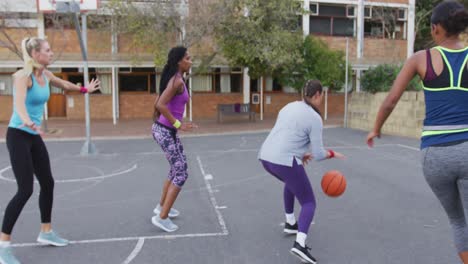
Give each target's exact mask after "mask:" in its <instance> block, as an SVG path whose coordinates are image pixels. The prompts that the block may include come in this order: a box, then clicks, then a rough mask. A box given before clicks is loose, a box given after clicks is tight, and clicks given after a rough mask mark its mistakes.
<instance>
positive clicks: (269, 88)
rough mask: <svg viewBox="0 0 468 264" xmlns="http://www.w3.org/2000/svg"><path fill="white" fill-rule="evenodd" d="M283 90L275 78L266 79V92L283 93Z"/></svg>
mask: <svg viewBox="0 0 468 264" xmlns="http://www.w3.org/2000/svg"><path fill="white" fill-rule="evenodd" d="M282 90H283V86H281V84H280V83H279V82H278V80H277V79H275V78H273V77H270V76H268V77H266V78H265V91H266V92H281V91H282Z"/></svg>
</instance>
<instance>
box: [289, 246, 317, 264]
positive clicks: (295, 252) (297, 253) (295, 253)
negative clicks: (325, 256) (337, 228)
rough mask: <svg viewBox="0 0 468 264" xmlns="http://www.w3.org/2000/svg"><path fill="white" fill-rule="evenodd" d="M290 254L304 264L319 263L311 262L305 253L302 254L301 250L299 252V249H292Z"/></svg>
mask: <svg viewBox="0 0 468 264" xmlns="http://www.w3.org/2000/svg"><path fill="white" fill-rule="evenodd" d="M290 252H291V254H292V255H293V256H296V257H298V258H299V259H300V260H301V261H302V263H312V264H317V261H313V260H311V259H310V258H308V257H307V256H306V255H305V254H304V253H302V252H301V251H300V250H298V249H295V248H292V249H291V250H290Z"/></svg>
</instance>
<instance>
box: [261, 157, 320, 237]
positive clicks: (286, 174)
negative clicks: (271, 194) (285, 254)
mask: <svg viewBox="0 0 468 264" xmlns="http://www.w3.org/2000/svg"><path fill="white" fill-rule="evenodd" d="M260 161H261V162H262V165H263V167H264V168H265V170H266V171H268V172H269V173H270V174H271V175H273V176H275V177H276V178H278V180H280V181H282V182H284V192H283V197H284V209H285V212H286V213H287V214H292V213H294V197H296V198H297V200H298V201H299V203H300V204H301V207H302V208H301V213H300V214H299V220H298V223H297V224H298V231H299V232H302V233H305V234H307V232H308V231H309V227H310V224H311V223H312V219H313V218H314V214H315V207H316V203H315V197H314V192H313V191H312V186H311V185H310V181H309V178H308V177H307V174H306V172H305V170H304V167H303V166H302V165H299V164H297V162H296V159H294V161H293V166H292V167H288V166H283V165H278V164H274V163H271V162H268V161H264V160H260Z"/></svg>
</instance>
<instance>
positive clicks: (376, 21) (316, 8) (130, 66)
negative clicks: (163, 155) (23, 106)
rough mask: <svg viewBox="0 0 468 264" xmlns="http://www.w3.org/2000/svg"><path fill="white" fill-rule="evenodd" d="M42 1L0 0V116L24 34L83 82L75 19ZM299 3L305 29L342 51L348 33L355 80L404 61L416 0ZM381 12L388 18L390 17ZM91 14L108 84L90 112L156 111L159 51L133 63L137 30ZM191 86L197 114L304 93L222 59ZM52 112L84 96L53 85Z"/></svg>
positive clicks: (93, 71)
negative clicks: (115, 27) (46, 8)
mask: <svg viewBox="0 0 468 264" xmlns="http://www.w3.org/2000/svg"><path fill="white" fill-rule="evenodd" d="M39 1H40V0H37V1H30V0H4V1H2V3H0V14H1V24H0V31H1V32H0V33H2V34H0V107H1V109H2V111H0V121H6V120H8V119H9V118H10V115H11V109H12V96H11V95H12V78H11V74H12V73H13V72H15V71H16V70H17V68H19V67H21V66H22V62H21V60H20V57H19V56H18V55H17V54H15V53H14V52H12V47H13V46H14V45H13V46H12V44H16V46H17V47H18V46H19V43H20V41H21V39H22V38H24V37H25V36H33V35H38V36H45V37H47V39H48V41H49V43H50V44H51V46H52V49H53V50H54V52H55V57H56V61H55V62H54V63H53V65H51V68H50V70H51V71H52V72H54V73H55V74H56V75H57V76H59V77H61V78H63V79H66V80H69V81H71V82H75V83H83V73H82V71H83V70H82V65H83V63H82V57H81V51H80V46H79V42H78V36H77V34H76V32H75V29H74V26H73V24H72V23H71V22H70V21H69V20H67V19H66V18H65V17H63V16H57V15H54V14H50V13H40V12H38V3H39ZM179 1H180V4H181V7H182V10H183V12H185V13H186V14H188V15H190V1H193V0H190V1H189V0H179ZM31 2H32V3H31ZM300 2H301V3H303V7H304V9H305V10H306V11H307V13H306V14H304V15H302V27H303V32H304V35H308V34H313V35H316V36H318V37H320V38H321V39H323V40H324V41H325V42H327V43H328V44H329V46H330V47H331V48H333V49H338V50H344V49H345V46H346V44H345V40H346V38H348V39H349V43H350V62H351V65H352V68H353V70H354V73H355V75H354V82H353V86H355V87H357V89H359V86H360V85H359V77H360V75H361V73H362V71H364V70H366V69H367V68H369V67H370V66H372V65H376V64H380V63H383V62H386V63H388V62H402V61H404V59H405V58H406V57H407V56H408V55H409V54H411V53H412V51H413V48H412V43H413V36H414V33H413V32H414V5H415V3H414V0H391V1H384V0H381V1H380V2H379V1H377V0H371V1H363V0H317V1H311V0H301V1H300ZM101 3H104V1H101ZM146 4H148V3H146ZM382 17H385V19H387V20H386V23H383V22H382ZM103 18H104V19H103ZM298 18H299V17H298ZM87 20H88V23H87V25H88V30H87V36H88V42H87V43H88V61H89V62H88V63H89V67H90V68H89V72H90V77H91V78H96V77H97V78H99V79H100V80H101V83H102V84H101V90H100V91H99V92H98V93H96V94H92V95H90V108H91V118H92V119H113V120H114V122H117V120H119V119H128V118H150V117H151V116H152V109H153V103H154V100H155V98H156V93H155V91H156V90H157V89H159V88H158V87H157V86H158V85H159V76H160V70H159V69H155V68H154V62H153V58H152V57H151V56H150V55H149V54H145V53H144V51H142V52H141V53H140V55H139V58H138V63H135V58H134V57H133V55H132V54H134V53H132V49H134V47H133V46H132V38H131V36H129V35H123V34H122V35H119V34H116V33H114V32H113V31H112V30H109V28H110V29H111V28H112V27H109V28H106V30H102V27H101V25H102V23H103V21H105V20H106V15H105V12H102V11H101V10H100V9H99V10H98V11H97V12H89V14H88V15H87ZM107 22H108V23H110V24H112V21H107ZM57 24H60V25H61V26H60V27H58V26H57ZM8 46H10V48H8ZM260 82H262V83H260ZM190 87H191V89H192V97H191V100H192V101H191V105H190V106H189V108H188V111H187V113H188V116H189V117H190V118H192V117H193V118H194V119H200V118H215V117H216V106H217V105H218V104H220V103H252V104H253V107H254V109H256V110H257V111H260V110H263V111H262V112H263V113H264V114H265V115H266V116H275V115H276V114H277V112H278V110H279V109H280V108H281V107H282V106H284V105H285V104H286V103H288V102H290V101H293V100H297V99H300V95H299V94H298V93H297V92H295V91H294V90H293V89H290V88H287V87H281V86H280V85H279V84H278V83H277V82H276V81H275V80H274V79H273V78H271V77H268V76H267V77H265V78H262V79H261V80H250V78H249V76H248V70H247V69H245V68H241V67H234V68H231V67H228V66H226V63H225V62H223V61H218V62H215V63H213V65H212V67H211V68H210V70H209V71H208V72H206V73H205V74H202V75H197V76H194V77H192V78H191V80H190ZM262 87H263V89H262ZM259 95H260V97H259ZM252 98H260V100H252ZM329 100H330V101H329V104H328V105H329V107H330V108H329V114H330V115H333V114H342V113H343V108H344V107H343V103H342V102H343V95H342V94H335V95H330V97H329ZM46 112H47V118H65V119H84V98H83V96H82V95H81V94H79V93H76V92H64V91H62V90H61V89H57V88H54V87H51V98H50V100H49V102H48V105H47V111H46Z"/></svg>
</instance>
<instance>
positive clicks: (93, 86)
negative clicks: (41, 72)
mask: <svg viewBox="0 0 468 264" xmlns="http://www.w3.org/2000/svg"><path fill="white" fill-rule="evenodd" d="M45 75H46V77H47V79H49V81H50V83H51V84H52V85H53V86H55V87H58V88H61V89H63V90H67V91H80V92H82V93H92V92H94V91H96V90H98V89H99V88H100V87H99V85H100V84H101V82H100V81H99V80H97V79H92V80H91V82H89V83H88V85H87V86H85V87H81V86H78V85H76V84H74V83H71V82H69V81H65V80H62V79H60V78H58V77H57V76H55V75H54V74H53V73H52V72H50V71H48V70H45Z"/></svg>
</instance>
